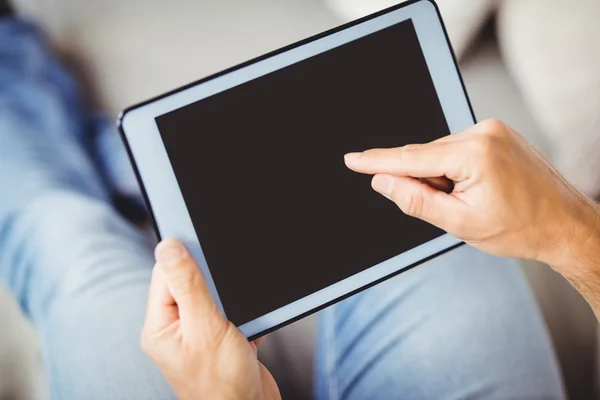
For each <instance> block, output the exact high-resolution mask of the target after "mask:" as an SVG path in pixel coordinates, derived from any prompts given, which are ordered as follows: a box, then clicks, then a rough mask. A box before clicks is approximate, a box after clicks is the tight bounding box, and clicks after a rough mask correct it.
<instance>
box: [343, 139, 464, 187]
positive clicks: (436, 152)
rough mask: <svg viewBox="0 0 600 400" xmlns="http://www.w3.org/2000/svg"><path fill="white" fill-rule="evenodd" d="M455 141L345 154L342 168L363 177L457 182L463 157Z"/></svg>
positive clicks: (460, 175) (461, 169) (459, 178)
mask: <svg viewBox="0 0 600 400" xmlns="http://www.w3.org/2000/svg"><path fill="white" fill-rule="evenodd" d="M461 153H462V147H461V146H460V145H459V144H458V142H457V141H449V142H442V143H436V142H433V143H427V144H420V145H408V146H404V147H398V148H394V149H372V150H367V151H364V152H362V153H349V154H346V156H345V157H344V160H345V162H346V166H348V168H350V169H351V170H353V171H356V172H361V173H365V174H389V175H397V176H411V177H414V178H433V177H440V176H446V177H448V178H449V179H452V180H454V181H460V180H462V179H463V176H464V169H465V166H466V165H465V160H466V157H463V156H461Z"/></svg>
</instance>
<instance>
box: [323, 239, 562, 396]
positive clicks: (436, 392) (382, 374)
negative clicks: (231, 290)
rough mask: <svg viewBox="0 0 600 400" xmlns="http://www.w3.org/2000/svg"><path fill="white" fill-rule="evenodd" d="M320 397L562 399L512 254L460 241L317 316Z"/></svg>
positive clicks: (547, 342) (550, 354)
mask: <svg viewBox="0 0 600 400" xmlns="http://www.w3.org/2000/svg"><path fill="white" fill-rule="evenodd" d="M317 346H318V351H317V366H316V370H317V377H316V379H317V395H318V397H319V398H320V399H364V398H369V397H375V398H377V399H386V398H390V399H392V398H393V399H397V398H406V399H462V398H464V399H475V398H482V399H513V398H514V399H517V398H518V399H561V398H563V391H562V390H563V389H562V383H561V380H560V375H559V370H558V367H557V363H556V359H555V355H554V352H553V349H552V346H551V344H550V340H549V336H548V334H547V332H546V329H545V326H544V323H543V321H542V318H541V316H540V313H539V311H538V308H537V305H536V303H535V299H534V298H533V296H532V294H531V292H530V290H529V287H528V284H527V282H526V281H525V278H524V277H523V275H522V273H521V271H520V268H519V266H518V265H517V263H516V262H515V261H514V260H507V259H498V258H494V257H491V256H487V255H485V254H483V253H480V252H478V251H476V250H475V249H473V248H470V247H467V246H462V247H460V248H458V249H455V250H453V251H451V252H449V253H446V254H444V255H442V256H440V257H437V258H435V259H433V260H431V261H429V262H427V263H425V264H424V265H422V266H419V267H417V268H415V269H413V270H411V271H408V272H406V273H404V274H401V275H399V276H398V277H395V278H393V279H391V280H389V281H387V282H385V283H383V284H380V285H378V286H376V287H373V288H371V289H369V290H367V291H366V292H363V293H362V294H360V295H358V296H354V297H352V298H350V299H348V300H346V301H344V302H342V303H340V304H338V305H336V306H333V307H330V308H329V309H327V310H325V311H324V312H322V313H321V315H320V320H319V331H318V345H317Z"/></svg>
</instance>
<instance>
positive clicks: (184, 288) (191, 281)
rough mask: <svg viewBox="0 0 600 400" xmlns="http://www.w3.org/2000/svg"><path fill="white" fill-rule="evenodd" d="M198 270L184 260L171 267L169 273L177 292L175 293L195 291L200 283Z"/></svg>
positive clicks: (173, 288) (174, 289) (173, 287)
mask: <svg viewBox="0 0 600 400" xmlns="http://www.w3.org/2000/svg"><path fill="white" fill-rule="evenodd" d="M197 272H198V271H196V270H194V268H191V267H190V266H189V265H186V264H185V263H183V262H182V263H179V264H177V265H175V266H173V267H171V268H170V269H169V272H168V274H169V275H170V276H169V281H170V282H171V284H172V290H173V291H175V292H176V293H174V294H184V295H185V294H188V293H192V292H193V291H195V290H196V289H197V288H198V285H199V283H200V280H199V279H198V273H197Z"/></svg>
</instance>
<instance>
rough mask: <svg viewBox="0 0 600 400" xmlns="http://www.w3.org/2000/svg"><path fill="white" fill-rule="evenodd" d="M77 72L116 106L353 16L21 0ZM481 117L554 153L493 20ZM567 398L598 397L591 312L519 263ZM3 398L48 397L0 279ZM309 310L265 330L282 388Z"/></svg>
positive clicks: (271, 6)
mask: <svg viewBox="0 0 600 400" xmlns="http://www.w3.org/2000/svg"><path fill="white" fill-rule="evenodd" d="M15 4H16V5H17V7H18V10H19V12H20V13H21V14H22V15H23V16H25V17H26V18H30V19H32V20H34V21H36V22H37V23H39V24H40V25H41V26H42V27H43V28H44V29H45V30H46V31H47V32H48V35H49V37H50V38H51V40H52V42H53V43H54V45H55V46H56V48H57V50H58V51H59V52H60V53H61V54H62V56H63V57H64V60H65V62H66V63H69V64H70V65H71V66H72V67H73V69H74V70H75V71H76V73H77V74H78V76H79V77H80V80H81V82H82V85H83V87H84V90H85V92H86V95H87V99H88V101H89V104H90V106H91V107H96V108H99V109H101V110H103V111H104V112H106V113H107V114H108V115H110V116H112V117H115V116H116V115H117V113H118V112H119V110H121V109H122V108H124V107H125V106H128V105H130V104H132V103H136V102H139V101H141V100H144V99H147V98H149V97H151V96H154V95H157V94H160V93H162V92H164V91H167V90H170V89H173V88H175V87H178V86H181V85H183V84H186V83H189V82H191V81H194V80H197V79H199V78H202V77H203V76H206V75H208V74H210V73H212V72H216V71H218V70H221V69H224V68H227V67H229V66H232V65H234V64H236V63H239V62H242V61H244V60H247V59H249V58H252V57H254V56H257V55H260V54H262V53H264V52H266V51H269V50H273V49H276V48H278V47H281V46H284V45H287V44H289V43H292V42H294V41H297V40H299V39H302V38H305V37H308V36H310V35H313V34H315V33H319V32H321V31H323V30H326V29H328V28H331V27H334V26H337V25H339V24H341V23H343V22H345V20H346V19H347V18H348V17H347V15H345V14H344V13H340V12H339V10H337V9H333V8H330V7H328V6H327V4H326V3H324V2H323V1H321V0H283V1H282V0H279V1H276V0H253V1H252V2H250V1H244V0H200V1H195V2H192V1H186V0H171V1H170V2H169V3H168V6H167V5H166V2H161V1H157V0H129V1H127V2H123V1H119V0H103V1H92V0H16V1H15ZM460 66H461V70H462V72H463V76H464V78H465V82H466V86H467V90H468V92H469V95H470V98H471V100H472V103H473V106H474V109H475V113H476V115H477V117H478V119H483V118H488V117H494V118H498V119H502V120H504V121H506V122H507V123H509V124H510V125H512V126H513V127H515V128H516V129H517V130H518V131H520V132H522V133H523V134H524V135H525V136H527V137H528V138H529V139H530V140H531V141H532V142H533V143H534V144H536V145H537V146H538V147H539V148H540V149H542V151H544V152H545V153H546V154H548V155H549V156H550V157H552V155H553V148H552V145H551V143H549V142H548V141H547V140H546V139H545V136H544V135H543V134H541V131H540V128H539V126H540V125H539V123H538V122H536V121H535V120H534V118H533V117H532V116H531V113H530V111H529V110H528V107H527V105H526V104H525V102H524V101H523V98H522V95H521V93H520V91H519V88H518V86H517V85H516V83H515V82H514V80H513V79H512V77H511V74H510V73H509V71H508V70H507V68H506V66H505V63H504V62H503V59H502V57H501V55H500V52H499V50H498V44H497V41H496V40H495V33H494V21H493V19H492V20H489V21H488V22H486V23H485V25H484V27H483V28H482V31H481V34H480V35H479V36H478V39H477V40H476V41H475V42H474V43H472V44H471V45H470V46H469V48H468V49H465V52H464V56H463V57H462V58H461V60H460ZM523 268H524V270H525V272H526V274H527V277H528V279H529V281H530V283H531V286H532V288H533V290H534V293H535V295H536V298H537V300H538V302H539V305H540V307H541V309H542V312H543V315H544V317H545V320H546V323H547V325H548V327H549V329H550V332H551V336H552V339H553V342H554V344H555V347H556V351H557V355H558V358H559V361H560V365H561V368H562V371H563V375H564V379H565V382H566V385H567V390H568V393H569V396H570V398H571V399H591V398H594V396H595V382H596V379H595V376H596V319H595V318H594V315H593V313H592V312H591V310H590V309H589V307H588V306H587V304H586V303H585V302H584V301H583V300H582V299H581V298H580V297H579V295H578V294H577V293H576V292H575V291H574V290H573V288H572V287H571V286H570V285H569V284H568V283H567V282H565V281H564V280H563V279H562V278H561V277H559V276H558V275H557V274H556V273H554V272H553V271H552V270H551V269H550V268H548V267H547V266H544V265H538V264H536V263H532V262H523ZM0 321H2V326H5V327H7V329H2V330H0V398H11V399H40V398H45V397H47V396H48V395H47V393H46V391H45V379H46V378H45V376H44V374H43V366H42V365H43V364H42V362H41V356H40V352H39V344H38V343H37V340H36V337H35V329H34V327H32V326H31V324H30V323H29V322H28V321H27V320H26V318H25V317H24V316H23V315H22V314H21V313H20V311H19V310H18V307H17V304H16V303H15V302H14V300H13V299H11V298H10V296H9V294H8V293H7V292H6V290H4V289H2V288H0ZM315 323H316V318H315V316H311V317H308V318H305V319H303V320H301V321H298V322H296V323H294V324H292V325H290V326H287V327H285V328H283V329H281V330H279V331H277V332H274V333H272V334H270V335H269V337H268V339H267V340H266V341H265V343H264V344H263V345H261V350H260V357H261V358H262V359H263V361H264V362H265V364H266V365H267V366H268V367H269V368H270V369H271V370H272V372H273V374H274V375H275V377H276V379H277V381H278V383H279V385H280V387H281V389H282V392H283V394H284V397H285V398H292V399H293V398H310V397H311V385H312V374H313V372H312V354H313V348H314V331H315Z"/></svg>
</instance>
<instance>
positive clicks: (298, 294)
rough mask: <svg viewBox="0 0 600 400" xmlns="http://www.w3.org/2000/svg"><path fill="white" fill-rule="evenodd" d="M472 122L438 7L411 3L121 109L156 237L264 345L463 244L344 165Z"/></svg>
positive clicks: (247, 333) (123, 127) (245, 331)
mask: <svg viewBox="0 0 600 400" xmlns="http://www.w3.org/2000/svg"><path fill="white" fill-rule="evenodd" d="M473 123H474V118H473V114H472V112H471V109H470V106H469V102H468V99H467V95H466V93H465V90H464V88H463V85H462V82H461V78H460V74H459V71H458V69H457V66H456V62H455V60H454V57H453V54H452V50H451V48H450V46H449V44H448V40H447V37H446V34H445V32H444V28H443V25H442V23H441V20H440V17H439V14H438V12H437V9H436V8H435V6H434V4H433V3H432V2H429V1H413V2H408V3H403V4H402V5H400V6H396V7H393V8H391V9H388V10H386V11H383V12H380V13H378V14H375V15H373V16H370V17H366V18H364V19H362V20H359V21H356V22H353V23H351V24H348V25H345V26H342V27H340V28H337V29H334V30H332V31H329V32H326V33H324V34H321V35H319V36H317V37H314V38H311V39H307V40H305V41H303V42H301V43H298V44H295V45H291V46H289V47H287V48H284V49H282V50H279V51H276V52H274V53H271V54H268V55H265V56H263V57H261V58H259V59H256V60H252V61H249V62H247V63H245V64H243V65H241V66H238V67H234V68H232V69H230V70H227V71H224V72H222V73H220V74H217V75H215V76H212V77H209V78H206V79H204V80H202V81H200V82H197V83H194V84H191V85H190V86H188V87H186V88H182V89H179V90H176V91H174V92H172V93H169V94H166V95H164V96H161V97H159V98H157V99H153V100H150V101H148V102H146V103H143V104H140V105H137V106H134V107H131V108H129V109H128V110H126V111H125V112H124V113H123V115H122V118H121V132H122V134H123V138H124V140H125V142H126V144H127V146H128V149H129V152H130V155H131V157H132V160H133V161H134V165H135V167H136V170H137V174H138V178H139V180H140V183H141V185H142V186H143V188H144V191H145V194H146V198H147V201H148V205H149V208H150V209H151V210H152V214H153V217H154V220H155V223H156V229H157V232H158V234H159V237H169V238H175V239H179V240H181V241H182V242H183V243H184V244H185V246H186V247H187V248H188V249H189V251H190V253H191V254H192V256H193V257H194V258H195V259H196V260H197V262H198V264H199V267H200V269H201V270H202V273H203V274H204V276H205V278H206V281H207V285H208V287H209V290H210V291H211V293H212V296H213V298H214V299H215V302H216V304H217V306H218V307H219V309H220V310H221V311H222V312H223V314H224V315H225V316H226V317H227V319H228V320H229V321H231V322H232V323H234V324H235V325H236V326H237V327H238V328H239V329H240V330H241V331H242V333H243V334H244V335H245V336H246V337H248V338H251V339H252V338H255V337H258V336H261V335H263V334H265V333H266V332H268V331H270V330H273V329H276V328H277V327H280V326H283V325H285V324H288V323H290V322H292V321H294V320H296V319H298V318H301V317H302V316H305V315H307V314H309V313H311V312H314V311H317V310H319V309H321V308H323V307H325V306H327V305H329V304H331V303H333V302H335V301H339V300H341V299H343V298H345V297H347V296H350V295H351V294H353V293H356V292H358V291H360V290H363V289H365V288H367V287H369V286H371V285H374V284H376V283H377V282H380V281H382V280H384V279H387V278H389V277H391V276H393V275H395V274H398V273H400V272H402V271H406V270H407V269H409V268H411V267H413V266H415V265H417V264H418V263H421V262H423V261H424V260H427V259H429V258H432V257H435V256H436V255H438V254H440V253H442V252H444V251H447V250H449V249H451V248H453V247H456V246H458V245H460V244H461V241H460V240H459V239H457V238H454V237H452V236H449V235H447V234H445V232H444V231H442V230H440V229H438V228H436V227H434V226H432V225H430V224H428V223H425V222H423V221H419V220H417V219H414V218H411V217H408V216H406V215H403V214H402V213H398V212H397V209H396V207H395V206H394V205H393V204H391V203H390V202H388V201H387V200H385V199H383V198H381V197H380V196H378V195H377V194H376V193H374V192H373V191H372V190H371V189H370V188H369V180H370V178H368V177H365V176H362V175H360V174H355V173H353V172H351V171H349V170H348V169H347V168H346V167H345V165H344V162H343V155H344V154H346V153H349V152H353V151H360V150H364V149H369V148H394V147H400V146H404V145H407V144H413V143H427V142H431V141H434V140H436V139H439V138H441V137H444V136H446V135H448V134H450V133H452V132H459V131H462V130H464V129H466V128H468V127H470V126H471V125H472V124H473Z"/></svg>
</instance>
